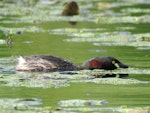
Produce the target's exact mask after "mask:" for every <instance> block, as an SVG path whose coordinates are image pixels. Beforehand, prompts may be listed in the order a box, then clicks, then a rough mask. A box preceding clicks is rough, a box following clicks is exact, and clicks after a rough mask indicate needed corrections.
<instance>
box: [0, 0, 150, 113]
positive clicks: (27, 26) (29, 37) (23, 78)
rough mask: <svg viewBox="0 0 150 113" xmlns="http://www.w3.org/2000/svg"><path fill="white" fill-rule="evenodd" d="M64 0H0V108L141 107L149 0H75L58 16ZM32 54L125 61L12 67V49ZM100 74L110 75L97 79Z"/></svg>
mask: <svg viewBox="0 0 150 113" xmlns="http://www.w3.org/2000/svg"><path fill="white" fill-rule="evenodd" d="M65 2H66V1H65V0H64V1H58V0H17V1H15V0H0V10H1V12H0V92H1V93H0V111H1V112H2V113H10V111H11V112H14V113H22V112H25V113H30V112H32V113H39V112H45V113H49V112H56V113H57V112H64V113H66V112H103V113H112V111H113V112H115V113H137V112H140V113H149V112H150V107H149V105H150V96H149V94H150V88H149V85H150V78H149V75H150V62H149V61H150V52H149V50H150V30H149V29H150V9H149V7H150V1H148V0H136V1H135V0H119V1H114V0H109V1H105V0H102V1H98V0H93V1H90V0H87V1H84V0H76V5H75V7H76V10H75V13H73V14H71V15H69V16H68V14H66V13H65V14H63V15H64V16H62V12H63V11H64V10H69V9H65V8H64V5H63V4H65ZM66 8H67V4H66ZM79 10H80V12H79ZM68 22H69V23H70V22H73V23H72V24H73V25H74V26H72V25H70V24H68ZM74 22H75V24H74ZM35 54H36V55H37V54H50V55H56V56H59V57H62V58H64V59H67V60H69V61H71V62H74V63H75V64H77V65H81V64H82V63H83V61H85V60H87V59H89V58H92V57H97V56H113V57H115V58H118V59H120V60H121V61H123V62H124V63H125V64H128V65H129V68H128V69H116V70H112V71H106V70H80V71H69V72H53V73H44V72H17V71H16V70H15V67H16V64H17V62H18V61H17V58H18V55H23V56H25V55H35ZM106 74H109V75H115V77H114V78H101V77H103V76H104V75H106ZM119 74H123V75H124V74H125V75H126V74H128V75H129V76H126V78H118V77H119Z"/></svg>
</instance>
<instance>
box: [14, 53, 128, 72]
mask: <svg viewBox="0 0 150 113" xmlns="http://www.w3.org/2000/svg"><path fill="white" fill-rule="evenodd" d="M117 68H128V66H127V65H125V64H123V63H121V62H120V61H119V60H117V59H115V58H113V57H95V58H92V59H89V60H87V61H86V62H84V63H83V64H82V65H81V66H77V65H75V64H73V63H71V62H69V61H67V60H64V59H62V58H59V57H55V56H51V55H34V56H25V57H22V56H20V58H19V62H18V65H17V66H16V70H17V71H47V72H55V71H75V70H83V69H89V70H92V69H105V70H114V69H117Z"/></svg>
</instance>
